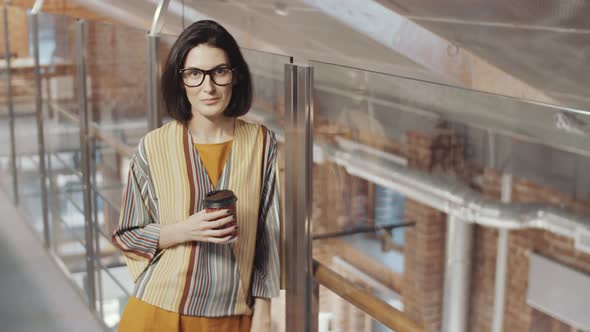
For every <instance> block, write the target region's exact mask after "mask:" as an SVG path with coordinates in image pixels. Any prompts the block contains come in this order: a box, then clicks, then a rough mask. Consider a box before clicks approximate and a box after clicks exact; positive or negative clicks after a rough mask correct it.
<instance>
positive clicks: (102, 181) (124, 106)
mask: <svg viewBox="0 0 590 332" xmlns="http://www.w3.org/2000/svg"><path fill="white" fill-rule="evenodd" d="M86 25H87V26H86V31H87V35H86V41H87V42H86V48H85V52H86V66H87V68H86V73H87V82H88V111H89V114H91V120H92V121H91V127H93V128H94V129H96V130H97V131H96V132H95V134H94V139H93V140H92V141H91V146H94V147H95V149H92V150H91V153H93V159H94V161H95V163H96V165H95V166H96V168H95V170H96V172H95V173H94V174H93V176H94V178H93V180H94V181H96V185H97V187H98V188H102V187H108V188H112V187H114V186H119V187H122V185H123V184H124V183H123V181H122V175H121V174H122V173H121V170H122V167H121V166H122V165H121V158H125V157H127V156H122V155H121V154H122V151H121V150H120V149H117V146H116V145H113V143H115V144H119V145H121V146H124V147H131V149H134V148H135V147H136V146H137V144H138V143H139V139H140V138H141V137H142V136H143V135H145V133H147V128H148V118H147V114H148V97H147V95H146V93H147V89H146V87H147V83H146V82H147V79H148V76H147V69H148V67H147V58H146V54H147V53H146V51H147V39H146V32H145V31H143V30H139V29H134V28H129V27H125V26H122V25H114V24H107V23H100V22H93V21H89V22H87V24H86ZM125 175H126V174H125ZM121 189H122V188H121Z"/></svg>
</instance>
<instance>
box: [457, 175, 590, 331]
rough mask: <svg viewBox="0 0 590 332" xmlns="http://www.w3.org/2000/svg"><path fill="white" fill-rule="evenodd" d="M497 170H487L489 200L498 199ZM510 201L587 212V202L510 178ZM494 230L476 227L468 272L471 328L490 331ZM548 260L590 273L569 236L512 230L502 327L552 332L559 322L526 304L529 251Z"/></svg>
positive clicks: (586, 259) (585, 257)
mask: <svg viewBox="0 0 590 332" xmlns="http://www.w3.org/2000/svg"><path fill="white" fill-rule="evenodd" d="M500 189H501V174H499V173H498V172H496V171H494V170H489V169H486V170H485V172H484V176H483V191H484V193H485V194H486V196H488V197H490V198H495V199H499V196H500ZM512 201H513V202H520V203H525V202H526V203H533V202H535V203H545V204H554V205H557V206H562V207H564V208H566V209H567V210H569V211H571V212H575V213H579V214H582V215H585V216H590V204H588V203H589V202H584V201H578V200H575V199H574V198H573V197H572V196H570V195H567V194H564V193H561V192H558V191H557V190H554V189H552V188H548V187H544V186H541V185H539V184H535V183H533V182H531V181H528V180H526V179H518V178H515V179H514V180H513V188H512ZM496 241H497V231H496V230H493V229H489V228H484V227H481V226H476V229H475V238H474V248H473V276H472V286H471V303H470V304H471V305H470V307H471V311H470V314H469V317H470V325H469V326H470V331H474V332H478V331H482V332H483V331H489V330H490V326H491V319H492V310H493V301H494V297H493V294H494V275H495V265H496V264H495V261H496ZM532 251H534V252H536V253H538V254H540V255H543V256H546V257H548V258H550V259H553V260H555V261H557V262H559V263H561V264H564V265H566V266H569V267H571V268H573V269H576V270H578V271H580V272H584V273H588V274H590V255H588V254H585V253H582V252H580V251H577V250H575V248H574V242H573V240H571V239H568V238H565V237H562V236H559V235H556V234H553V233H550V232H547V231H542V230H521V231H511V232H510V237H509V247H508V252H509V257H508V276H507V290H506V303H505V312H504V331H531V332H533V331H554V330H553V328H554V327H555V331H558V330H559V329H560V326H562V325H563V324H562V323H560V322H559V321H557V320H555V319H553V318H551V317H549V316H547V315H544V314H542V313H539V312H536V311H535V310H533V309H532V308H531V307H529V306H528V304H527V303H526V293H527V288H528V268H529V258H528V255H529V253H530V252H532Z"/></svg>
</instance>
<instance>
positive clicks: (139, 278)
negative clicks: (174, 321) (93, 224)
mask: <svg viewBox="0 0 590 332" xmlns="http://www.w3.org/2000/svg"><path fill="white" fill-rule="evenodd" d="M276 156H277V143H276V140H275V136H274V134H273V133H272V132H270V131H269V130H268V129H266V128H265V127H263V126H260V125H254V124H249V123H246V122H244V121H241V120H237V121H236V127H235V137H234V142H233V145H232V150H231V152H230V154H229V156H228V160H227V162H226V164H225V166H224V170H223V173H222V175H221V178H220V179H219V182H218V185H217V189H231V190H233V191H234V193H236V196H237V197H238V202H237V220H238V225H239V236H238V239H237V241H235V242H233V243H231V244H213V243H205V242H187V243H183V244H179V245H177V246H174V247H171V248H168V249H164V250H158V249H157V246H158V241H159V236H160V228H161V226H162V225H166V224H174V223H178V222H182V221H184V220H186V219H187V218H188V217H189V216H190V215H192V214H194V213H196V212H198V211H200V210H201V209H202V208H203V206H202V200H203V198H204V196H205V194H206V193H207V192H209V191H211V190H213V189H215V188H213V185H212V184H211V181H210V180H209V177H208V175H207V171H206V170H205V167H204V166H203V164H202V163H201V160H200V159H199V155H198V152H197V149H196V148H195V147H194V145H193V142H192V137H191V134H190V132H189V131H188V128H187V127H186V126H184V125H182V124H180V123H179V122H177V121H172V122H170V123H168V124H165V125H164V126H162V127H161V128H159V129H156V130H153V131H151V132H150V133H148V134H147V135H146V136H145V137H144V138H142V140H141V142H140V143H139V146H138V148H137V150H136V151H135V153H134V154H133V157H132V159H131V162H130V166H129V176H128V183H127V189H126V192H125V195H124V198H123V202H122V207H121V214H120V218H119V224H118V227H117V229H116V230H115V231H114V233H113V237H112V240H113V243H114V245H115V246H116V247H118V248H119V249H120V250H121V251H122V252H123V254H124V255H125V258H126V261H127V266H128V267H129V270H130V272H131V274H132V276H133V279H134V280H135V291H134V295H135V297H137V298H139V299H141V300H143V301H145V302H147V303H150V304H152V305H155V306H157V307H160V308H162V309H166V310H169V311H173V312H178V313H180V314H182V315H190V316H202V317H221V316H231V315H242V314H246V315H249V314H251V313H252V310H251V306H252V303H253V298H255V297H265V298H269V297H274V296H277V295H278V292H279V279H280V278H279V271H280V268H279V249H278V241H279V216H280V211H279V198H278V189H277V188H278V181H277V176H276V166H275V165H276Z"/></svg>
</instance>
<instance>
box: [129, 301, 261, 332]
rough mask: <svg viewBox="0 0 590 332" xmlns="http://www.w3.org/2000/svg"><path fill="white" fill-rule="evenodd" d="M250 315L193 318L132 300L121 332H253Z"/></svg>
mask: <svg viewBox="0 0 590 332" xmlns="http://www.w3.org/2000/svg"><path fill="white" fill-rule="evenodd" d="M250 324H251V317H250V316H245V315H244V316H230V317H193V316H184V315H180V314H179V313H177V312H172V311H168V310H164V309H160V308H158V307H156V306H153V305H151V304H149V303H146V302H144V301H141V300H139V299H137V298H135V297H130V298H129V302H127V306H125V311H124V312H123V316H122V317H121V321H120V322H119V329H118V331H119V332H144V331H158V332H209V331H212V332H226V331H227V332H250Z"/></svg>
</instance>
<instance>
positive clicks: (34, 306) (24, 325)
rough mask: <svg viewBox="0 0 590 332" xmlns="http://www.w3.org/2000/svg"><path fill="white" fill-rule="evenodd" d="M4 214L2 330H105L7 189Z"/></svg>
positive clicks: (0, 235) (0, 226) (1, 197)
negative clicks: (17, 208)
mask: <svg viewBox="0 0 590 332" xmlns="http://www.w3.org/2000/svg"><path fill="white" fill-rule="evenodd" d="M0 215H1V217H0V326H1V328H0V329H1V330H2V331H7V332H21V331H22V332H36V331H43V332H53V331H55V332H58V331H59V332H62V331H66V332H67V331H72V332H73V331H90V332H92V331H101V332H104V331H106V328H104V327H103V325H102V324H101V323H100V322H99V320H98V319H97V318H96V317H95V316H93V315H92V314H91V312H90V310H89V309H88V306H87V305H86V303H85V302H84V301H83V299H82V298H81V297H80V295H79V294H78V293H77V292H76V291H75V290H74V288H73V287H72V285H71V283H70V282H69V281H68V280H67V279H66V277H65V275H64V274H63V272H62V271H61V270H60V269H59V268H58V267H57V265H56V264H55V263H54V262H53V261H52V259H51V257H50V255H49V253H48V252H47V251H46V250H45V249H43V247H42V244H41V241H40V240H39V239H38V238H37V236H36V235H34V234H33V231H32V229H31V228H30V227H29V226H27V225H26V224H25V220H23V218H22V217H21V216H20V215H19V214H18V212H17V210H16V208H15V207H14V206H13V205H12V203H11V202H10V200H9V197H8V196H7V195H6V193H5V192H4V191H2V190H0Z"/></svg>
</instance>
